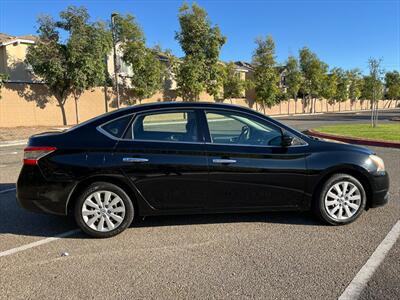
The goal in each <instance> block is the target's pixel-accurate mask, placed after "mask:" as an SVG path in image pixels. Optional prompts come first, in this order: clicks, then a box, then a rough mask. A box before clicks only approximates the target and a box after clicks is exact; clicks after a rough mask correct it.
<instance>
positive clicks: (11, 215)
mask: <svg viewBox="0 0 400 300" xmlns="http://www.w3.org/2000/svg"><path fill="white" fill-rule="evenodd" d="M10 189H11V191H10ZM14 189H15V184H13V183H1V184H0V219H1V220H2V222H1V223H0V238H1V236H2V235H3V234H10V235H17V236H32V237H52V236H55V235H57V234H60V233H63V232H66V231H69V230H73V229H76V228H77V226H76V224H75V221H74V220H73V218H72V217H63V216H53V215H46V214H37V213H31V212H29V211H26V210H24V209H22V208H21V207H19V205H18V204H17V201H16V197H15V190H14ZM223 223H266V224H268V223H278V224H290V225H307V226H321V225H323V224H322V223H321V222H320V221H319V220H317V219H316V218H315V217H314V216H313V215H312V214H311V213H310V212H263V213H227V214H201V215H169V216H151V217H145V218H139V219H136V220H135V221H134V222H133V223H132V225H131V226H130V227H131V228H140V227H163V226H185V225H201V224H223ZM66 238H84V239H85V238H88V236H86V235H84V234H83V233H76V234H74V235H71V236H69V237H66Z"/></svg>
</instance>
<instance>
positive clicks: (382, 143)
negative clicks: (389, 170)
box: [306, 129, 400, 149]
mask: <svg viewBox="0 0 400 300" xmlns="http://www.w3.org/2000/svg"><path fill="white" fill-rule="evenodd" d="M306 134H309V135H312V136H315V137H320V138H324V139H329V140H336V141H340V142H345V143H349V144H359V145H366V146H376V147H387V148H399V149H400V142H390V141H380V140H369V139H360V138H353V137H347V136H341V135H333V134H328V133H322V132H319V131H315V130H313V129H308V130H306Z"/></svg>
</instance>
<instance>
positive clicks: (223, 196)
mask: <svg viewBox="0 0 400 300" xmlns="http://www.w3.org/2000/svg"><path fill="white" fill-rule="evenodd" d="M202 117H203V122H204V120H205V121H206V122H205V123H206V124H207V126H206V129H205V130H206V131H207V133H206V134H205V139H206V152H207V159H208V164H209V189H208V191H209V196H208V202H207V207H208V208H209V209H239V210H243V209H250V210H253V209H259V208H268V209H273V208H277V209H278V208H286V209H290V208H296V207H298V206H301V205H302V201H303V194H304V189H305V184H306V165H305V164H306V162H305V156H306V153H307V145H306V144H302V143H301V141H300V142H299V141H298V145H294V146H291V147H286V148H285V147H281V146H279V144H280V138H281V130H280V128H278V127H276V126H275V125H274V124H271V123H270V122H268V121H266V120H261V119H260V118H257V117H255V116H253V115H249V114H244V113H240V112H237V111H229V110H205V111H204V114H203V115H202ZM246 126H247V127H252V128H253V127H254V128H253V129H251V130H252V131H253V133H251V132H250V129H249V128H248V130H247V129H246V128H245V127H246ZM251 134H253V137H252V138H250V135H251ZM264 141H271V143H272V144H270V145H268V144H264Z"/></svg>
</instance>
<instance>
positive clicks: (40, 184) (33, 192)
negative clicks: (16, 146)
mask: <svg viewBox="0 0 400 300" xmlns="http://www.w3.org/2000/svg"><path fill="white" fill-rule="evenodd" d="M74 186H75V184H74V183H73V182H64V181H59V182H58V181H48V180H46V178H45V177H44V176H43V174H42V172H41V171H40V169H39V167H38V166H30V165H24V166H23V167H22V169H21V173H20V175H19V177H18V181H17V202H18V204H19V205H20V206H21V207H22V208H24V209H26V210H29V211H32V212H39V213H47V214H55V215H65V214H66V203H67V199H68V196H69V194H70V193H71V192H72V190H73V187H74Z"/></svg>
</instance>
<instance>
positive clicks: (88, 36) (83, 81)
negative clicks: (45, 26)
mask: <svg viewBox="0 0 400 300" xmlns="http://www.w3.org/2000/svg"><path fill="white" fill-rule="evenodd" d="M60 17H61V21H59V22H57V26H58V27H60V28H61V29H64V30H66V31H68V32H70V36H69V40H68V42H67V44H66V47H67V51H68V56H69V59H68V65H69V71H68V73H69V77H70V79H71V90H72V95H73V97H74V102H75V115H76V123H77V124H78V123H79V110H78V100H79V98H80V97H81V95H82V94H83V93H84V92H85V91H86V90H89V89H93V88H94V87H96V86H99V85H101V84H103V83H104V82H105V81H106V79H107V78H106V72H105V69H106V66H105V63H104V57H105V56H106V55H107V54H108V53H109V51H110V49H111V34H110V32H109V31H108V30H107V29H106V26H105V24H104V23H103V22H95V23H89V14H88V12H87V10H86V8H83V7H74V6H70V7H68V8H67V9H66V10H65V11H62V12H61V13H60Z"/></svg>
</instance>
